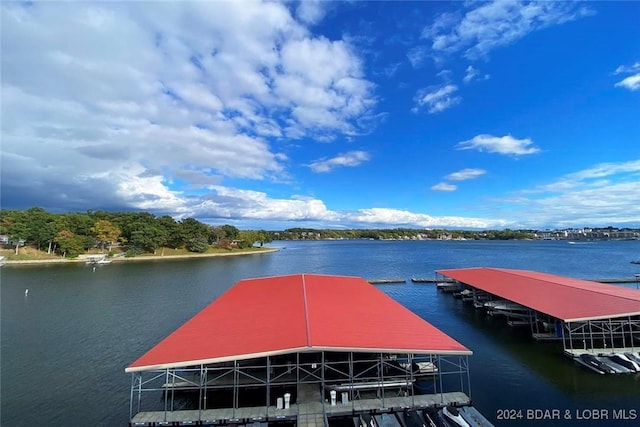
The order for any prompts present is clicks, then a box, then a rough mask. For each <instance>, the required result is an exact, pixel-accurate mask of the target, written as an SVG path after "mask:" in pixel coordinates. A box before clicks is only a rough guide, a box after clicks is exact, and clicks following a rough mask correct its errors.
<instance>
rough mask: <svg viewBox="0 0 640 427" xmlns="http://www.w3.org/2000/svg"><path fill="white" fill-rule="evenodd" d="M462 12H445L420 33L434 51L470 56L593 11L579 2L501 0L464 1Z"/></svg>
mask: <svg viewBox="0 0 640 427" xmlns="http://www.w3.org/2000/svg"><path fill="white" fill-rule="evenodd" d="M465 6H466V10H464V11H463V13H444V14H441V15H439V16H438V17H437V18H436V19H435V21H434V22H433V24H431V25H429V26H427V27H426V28H425V29H424V30H423V33H422V37H423V38H427V39H430V40H431V48H432V50H433V51H435V52H440V53H454V52H458V51H464V56H465V57H467V58H469V59H478V58H483V57H486V56H487V55H488V53H489V52H490V51H491V50H493V49H495V48H497V47H501V46H505V45H508V44H511V43H513V42H515V41H516V40H519V39H521V38H522V37H524V36H526V35H527V34H529V33H531V32H533V31H537V30H540V29H543V28H546V27H550V26H552V25H559V24H563V23H565V22H568V21H572V20H575V19H578V18H581V17H583V16H588V15H592V14H593V13H594V12H593V10H592V9H591V8H589V6H587V5H584V4H582V3H579V2H573V1H563V2H537V1H535V2H534V1H522V2H520V1H517V2H516V1H501V0H495V1H491V2H467V3H466V5H465Z"/></svg>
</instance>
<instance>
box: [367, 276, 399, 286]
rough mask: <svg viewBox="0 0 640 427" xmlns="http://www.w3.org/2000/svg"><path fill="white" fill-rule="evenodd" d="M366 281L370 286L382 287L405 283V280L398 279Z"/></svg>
mask: <svg viewBox="0 0 640 427" xmlns="http://www.w3.org/2000/svg"><path fill="white" fill-rule="evenodd" d="M367 281H368V282H369V283H371V284H372V285H384V284H390V283H407V280H406V279H402V278H398V277H396V278H391V279H369V280H367Z"/></svg>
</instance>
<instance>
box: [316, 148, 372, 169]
mask: <svg viewBox="0 0 640 427" xmlns="http://www.w3.org/2000/svg"><path fill="white" fill-rule="evenodd" d="M370 158H371V157H370V155H369V153H367V152H366V151H350V152H348V153H343V154H340V155H338V156H336V157H333V158H331V159H322V160H316V161H314V162H313V163H311V164H310V165H309V167H310V168H311V170H312V171H314V172H316V173H324V172H331V171H332V170H333V169H335V168H337V167H341V166H347V167H354V166H358V165H360V164H362V163H363V162H366V161H368V160H369V159H370Z"/></svg>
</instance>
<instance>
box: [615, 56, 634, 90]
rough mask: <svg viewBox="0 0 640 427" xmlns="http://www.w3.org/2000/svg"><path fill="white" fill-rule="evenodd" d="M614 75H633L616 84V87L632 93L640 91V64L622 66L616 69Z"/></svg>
mask: <svg viewBox="0 0 640 427" xmlns="http://www.w3.org/2000/svg"><path fill="white" fill-rule="evenodd" d="M613 74H616V75H618V74H632V75H631V76H628V77H625V78H624V79H622V80H620V81H619V82H617V83H616V84H615V87H623V88H625V89H629V90H631V91H635V90H638V89H640V62H636V63H634V64H632V65H628V66H627V65H621V66H619V67H618V68H616V71H614V73H613Z"/></svg>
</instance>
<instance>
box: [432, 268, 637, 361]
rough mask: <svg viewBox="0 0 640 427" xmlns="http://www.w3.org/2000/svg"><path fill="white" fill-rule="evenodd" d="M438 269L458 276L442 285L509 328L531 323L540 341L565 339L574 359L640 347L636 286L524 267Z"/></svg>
mask: <svg viewBox="0 0 640 427" xmlns="http://www.w3.org/2000/svg"><path fill="white" fill-rule="evenodd" d="M437 273H439V274H441V275H443V276H445V277H448V278H452V279H455V280H456V282H454V283H447V284H446V286H445V285H443V286H442V287H441V289H443V290H445V291H449V292H452V293H454V295H456V296H460V297H461V298H462V299H463V300H466V301H469V302H471V303H472V304H473V305H474V306H475V307H476V308H481V309H486V310H487V312H488V313H489V314H491V315H494V316H504V317H505V318H506V319H507V322H509V324H510V325H511V326H525V327H529V328H530V329H531V334H532V336H533V338H534V339H536V340H538V341H562V345H563V350H564V353H565V354H567V355H568V356H570V357H579V356H580V355H581V354H583V353H592V354H606V353H625V352H631V353H635V352H637V351H638V350H640V291H638V290H635V289H630V288H624V287H620V286H614V285H606V284H602V283H596V282H590V281H586V280H580V279H572V278H567V277H562V276H554V275H551V274H546V273H538V272H532V271H523V270H507V269H488V268H469V269H457V270H439V271H438V272H437ZM505 301H506V303H505ZM616 302H617V303H618V305H616ZM589 313H590V314H589Z"/></svg>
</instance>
